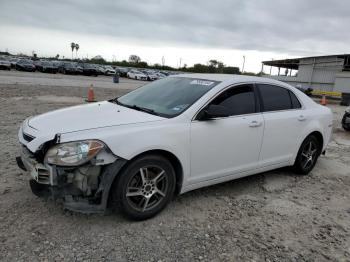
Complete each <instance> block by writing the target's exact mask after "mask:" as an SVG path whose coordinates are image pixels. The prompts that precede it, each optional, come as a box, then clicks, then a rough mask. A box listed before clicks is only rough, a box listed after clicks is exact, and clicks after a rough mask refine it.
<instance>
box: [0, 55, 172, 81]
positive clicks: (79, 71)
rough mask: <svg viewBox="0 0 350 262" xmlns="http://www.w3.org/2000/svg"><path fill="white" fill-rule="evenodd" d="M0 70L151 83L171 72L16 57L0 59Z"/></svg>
mask: <svg viewBox="0 0 350 262" xmlns="http://www.w3.org/2000/svg"><path fill="white" fill-rule="evenodd" d="M0 69H4V70H11V69H16V70H18V71H28V72H34V71H39V72H43V73H53V74H56V73H61V74H70V75H88V76H98V75H115V74H117V73H118V74H119V76H121V77H128V78H131V79H136V80H143V81H153V80H157V79H162V78H164V77H166V76H168V75H170V74H173V73H172V72H168V71H157V70H150V69H135V68H126V67H115V68H114V67H112V66H110V65H98V64H90V63H84V62H70V61H51V60H31V59H28V58H18V57H12V58H9V57H0Z"/></svg>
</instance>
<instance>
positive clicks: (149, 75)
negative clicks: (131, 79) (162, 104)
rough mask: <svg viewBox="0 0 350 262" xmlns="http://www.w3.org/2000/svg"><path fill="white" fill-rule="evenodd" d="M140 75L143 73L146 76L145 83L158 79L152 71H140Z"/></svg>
mask: <svg viewBox="0 0 350 262" xmlns="http://www.w3.org/2000/svg"><path fill="white" fill-rule="evenodd" d="M142 73H144V74H145V75H146V76H147V81H154V80H157V79H158V76H157V75H156V73H154V72H153V71H149V70H142Z"/></svg>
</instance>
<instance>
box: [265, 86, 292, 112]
mask: <svg viewBox="0 0 350 262" xmlns="http://www.w3.org/2000/svg"><path fill="white" fill-rule="evenodd" d="M258 88H259V91H260V94H261V98H262V104H263V111H264V112H268V111H279V110H287V109H292V108H293V106H292V101H291V96H290V94H289V93H290V91H289V90H288V89H286V88H283V87H279V86H274V85H266V84H259V85H258Z"/></svg>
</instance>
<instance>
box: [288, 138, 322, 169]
mask: <svg viewBox="0 0 350 262" xmlns="http://www.w3.org/2000/svg"><path fill="white" fill-rule="evenodd" d="M321 146H322V145H321V144H320V142H319V141H318V140H317V138H316V137H315V136H313V135H310V136H308V137H307V138H306V139H305V140H304V142H303V143H302V144H301V146H300V149H299V151H298V155H297V157H296V159H295V163H294V166H293V167H294V170H295V172H296V173H298V174H301V175H307V174H308V173H310V172H311V170H312V169H313V168H314V166H315V164H316V162H317V159H318V157H319V156H320V154H321V150H322V148H321Z"/></svg>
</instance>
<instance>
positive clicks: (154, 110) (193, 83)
mask: <svg viewBox="0 0 350 262" xmlns="http://www.w3.org/2000/svg"><path fill="white" fill-rule="evenodd" d="M219 83H220V82H219V81H212V80H204V79H196V78H186V77H169V78H164V79H161V80H157V81H154V82H152V83H150V84H147V85H144V86H142V87H140V88H138V89H136V90H134V91H132V92H130V93H128V94H126V95H124V96H122V97H120V98H118V99H116V100H111V102H116V103H118V104H120V105H122V106H126V107H130V108H133V109H136V110H140V111H145V112H148V113H151V114H155V115H159V116H164V117H174V116H177V115H180V114H181V113H182V112H184V111H185V110H186V109H187V108H189V107H190V106H191V105H192V104H193V103H195V102H196V101H197V100H198V99H199V98H201V97H202V96H203V95H204V94H205V93H207V92H208V91H209V90H211V89H212V88H213V87H214V86H216V85H217V84H219Z"/></svg>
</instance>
